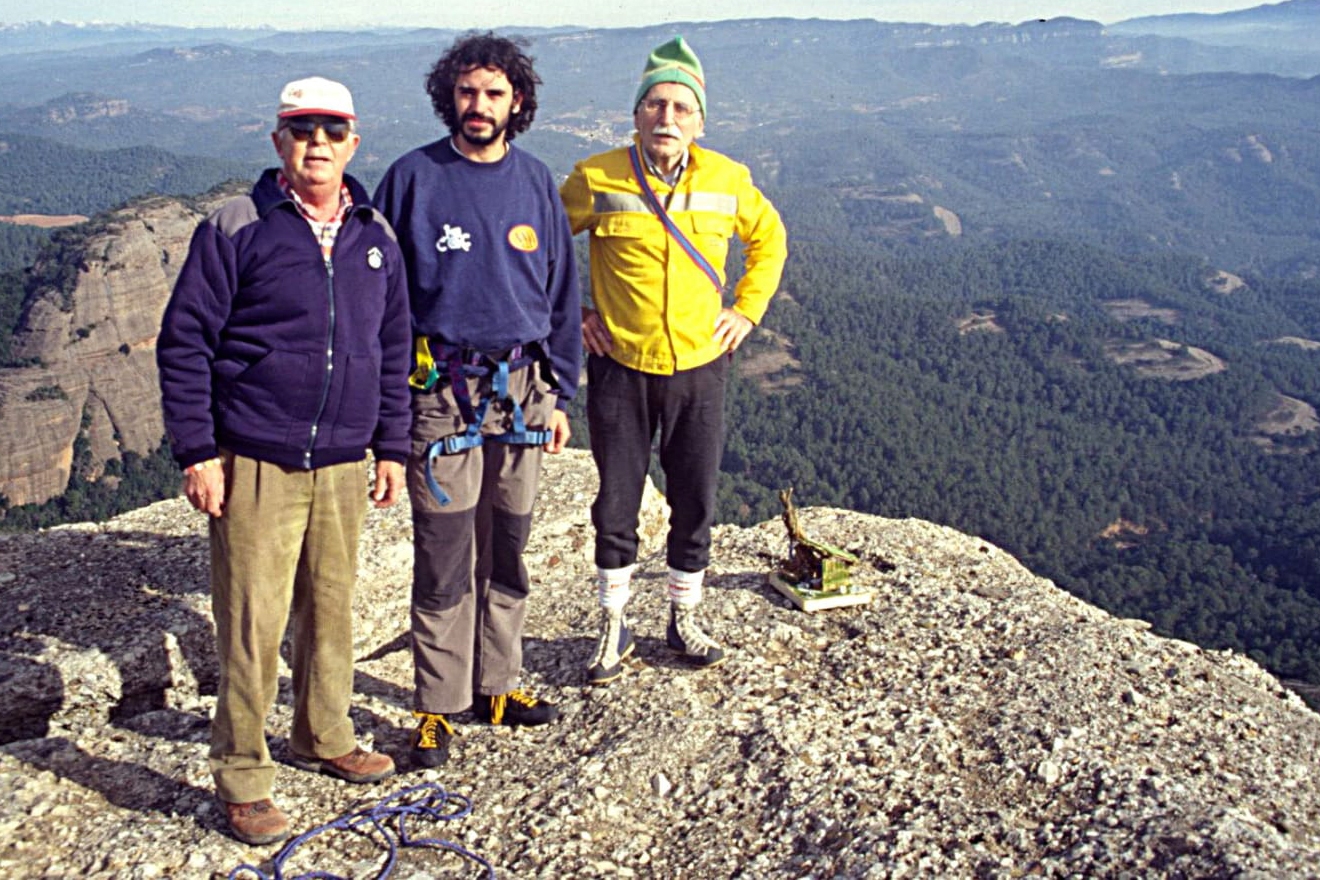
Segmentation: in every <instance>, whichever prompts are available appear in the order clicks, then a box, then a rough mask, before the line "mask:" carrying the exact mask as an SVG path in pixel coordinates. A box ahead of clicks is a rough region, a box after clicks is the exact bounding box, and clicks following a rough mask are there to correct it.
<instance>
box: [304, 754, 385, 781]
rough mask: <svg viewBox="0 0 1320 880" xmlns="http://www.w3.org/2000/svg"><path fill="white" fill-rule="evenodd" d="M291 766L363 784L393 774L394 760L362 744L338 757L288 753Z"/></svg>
mask: <svg viewBox="0 0 1320 880" xmlns="http://www.w3.org/2000/svg"><path fill="white" fill-rule="evenodd" d="M290 757H291V759H292V762H293V766H295V767H297V768H298V769H300V770H310V771H311V772H313V773H324V774H325V775H327V776H334V777H336V778H338V779H342V780H344V781H345V782H354V783H358V784H363V783H367V782H380V781H381V780H382V779H385V778H387V777H390V776H393V775H394V760H393V759H392V758H391V757H390V756H389V755H382V754H381V753H380V752H368V751H367V750H366V749H364V748H362V746H354V748H353V751H351V752H349V753H348V754H347V755H340V756H339V757H338V758H304V757H303V756H302V755H294V754H292V753H290Z"/></svg>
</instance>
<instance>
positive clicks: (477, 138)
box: [460, 113, 509, 147]
mask: <svg viewBox="0 0 1320 880" xmlns="http://www.w3.org/2000/svg"><path fill="white" fill-rule="evenodd" d="M470 121H473V122H485V123H486V124H487V125H489V126H490V130H489V131H487V132H482V131H480V130H477V131H473V130H472V129H470V128H469V127H468V122H470ZM508 127H509V120H508V119H505V120H504V121H502V122H501V121H499V120H497V119H494V118H493V117H490V116H481V115H479V114H476V113H469V114H468V115H467V116H464V117H463V119H462V122H461V124H460V133H461V134H462V135H463V140H465V141H467V142H468V143H469V144H472V146H474V147H485V146H489V145H490V144H493V143H495V142H496V141H497V140H499V139H500V137H501V136H502V135H503V134H504V132H505V130H506V129H508Z"/></svg>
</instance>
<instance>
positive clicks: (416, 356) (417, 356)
mask: <svg viewBox="0 0 1320 880" xmlns="http://www.w3.org/2000/svg"><path fill="white" fill-rule="evenodd" d="M413 360H414V361H416V363H417V366H415V367H413V371H412V374H411V375H409V376H408V384H409V385H411V386H412V387H413V388H419V389H421V390H422V391H430V390H431V389H432V388H434V387H435V383H436V382H438V381H440V372H439V371H438V370H437V369H436V368H435V358H433V357H432V356H431V342H430V340H428V339H427V338H426V337H425V336H418V337H417V343H416V345H415V346H414V348H413Z"/></svg>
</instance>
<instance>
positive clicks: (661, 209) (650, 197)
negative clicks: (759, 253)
mask: <svg viewBox="0 0 1320 880" xmlns="http://www.w3.org/2000/svg"><path fill="white" fill-rule="evenodd" d="M628 161H629V162H631V163H632V171H633V176H634V177H636V178H637V184H638V186H640V187H641V188H642V195H644V196H646V201H647V202H648V203H649V204H650V205H651V210H652V211H654V212H655V215H656V216H657V217H659V218H660V222H661V223H663V224H664V226H665V229H666V230H667V231H668V232H669V234H670V236H672V237H673V239H674V241H676V242H677V243H678V246H679V247H681V248H682V249H683V252H684V253H686V254H687V255H688V256H689V257H690V258H691V259H692V262H694V263H696V264H697V268H698V269H700V270H701V271H702V272H704V273H705V274H706V277H707V278H709V279H710V281H711V283H712V284H714V285H715V290H716V292H718V293H720V294H723V293H724V285H723V284H721V283H720V273H719V272H716V271H715V267H714V266H712V265H711V264H710V261H709V260H707V259H706V257H705V256H704V255H703V254H702V253H701V251H699V250H697V246H696V245H694V244H693V243H692V242H691V241H690V240H688V237H687V236H686V235H684V234H683V230H681V229H679V228H678V224H676V223H675V222H674V219H673V218H672V217H670V216H669V212H668V211H666V210H665V206H664V205H662V204H661V203H660V199H659V198H658V197H657V196H656V194H655V190H653V189H652V188H651V184H650V182H649V181H647V179H646V172H645V171H643V170H642V156H641V152H640V151H639V150H638V149H637V145H636V144H633V145H632V146H631V147H629V148H628Z"/></svg>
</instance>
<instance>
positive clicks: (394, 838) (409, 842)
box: [229, 782, 495, 880]
mask: <svg viewBox="0 0 1320 880" xmlns="http://www.w3.org/2000/svg"><path fill="white" fill-rule="evenodd" d="M414 796H415V797H414ZM471 813H472V801H471V800H470V799H469V798H467V797H466V796H464V795H461V794H454V793H452V792H447V791H445V790H444V789H443V788H441V787H440V786H439V785H437V784H436V783H434V782H424V783H422V784H421V785H414V786H412V787H411V788H406V789H404V790H403V791H399V792H395V793H394V794H392V795H390V796H389V797H387V798H385V799H384V800H382V801H381V802H380V803H378V804H376V805H375V806H373V807H368V808H366V809H363V810H358V811H357V812H355V813H348V814H346V815H344V816H340V817H339V818H338V819H335V820H334V821H333V822H327V823H326V824H324V825H322V826H320V827H318V828H313V829H312V830H311V831H308V832H306V833H304V834H300V835H298V836H297V837H295V838H294V839H293V840H290V841H289V842H288V843H286V844H285V845H284V846H283V847H282V848H281V849H280V851H279V852H278V853H276V854H275V858H274V859H272V860H271V868H272V870H273V872H274V873H271V874H267V873H265V872H263V871H262V870H261V869H259V868H256V867H254V866H252V865H239V866H238V867H237V868H235V869H234V870H232V871H230V872H229V880H235V878H237V877H242V876H243V874H244V872H247V873H248V874H251V875H252V876H254V877H256V878H258V880H312V878H318V880H348V878H347V877H344V876H341V875H339V874H330V873H327V872H325V871H316V870H313V871H308V872H307V873H305V874H285V873H284V865H285V863H286V862H287V861H288V860H289V858H290V857H291V856H292V855H293V853H294V850H296V849H297V848H298V847H299V846H301V845H302V844H304V843H306V842H307V841H309V840H311V839H312V838H313V837H316V836H318V835H320V834H325V833H326V832H329V831H352V832H357V833H364V834H365V835H366V836H368V837H370V836H372V835H373V834H379V835H380V837H381V839H382V841H383V842H384V844H385V847H386V849H388V851H389V853H388V855H387V857H386V859H385V865H384V867H382V868H381V871H380V873H379V874H377V875H376V880H385V878H386V877H388V876H389V875H390V872H391V871H393V870H394V863H395V861H396V860H397V859H398V855H399V848H400V847H425V848H431V849H439V850H448V851H449V852H453V853H457V854H458V855H460V856H462V857H463V858H465V859H468V860H470V861H473V862H476V863H477V864H479V865H481V866H482V867H484V868H485V869H486V874H485V876H486V877H489V878H491V880H494V878H495V868H494V867H493V866H492V865H491V864H490V862H488V861H486V860H485V859H483V858H482V857H481V856H479V855H477V854H476V853H474V852H471V851H470V850H467V849H464V848H463V847H462V846H459V845H458V844H457V843H453V842H452V841H448V840H440V839H438V838H434V837H416V838H415V837H413V836H412V833H411V831H410V829H409V825H408V820H409V819H410V818H414V817H417V818H424V819H432V820H434V821H438V822H451V821H453V820H455V819H464V818H466V817H467V816H469V815H470V814H471ZM395 819H397V822H396V821H394V820H395Z"/></svg>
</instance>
